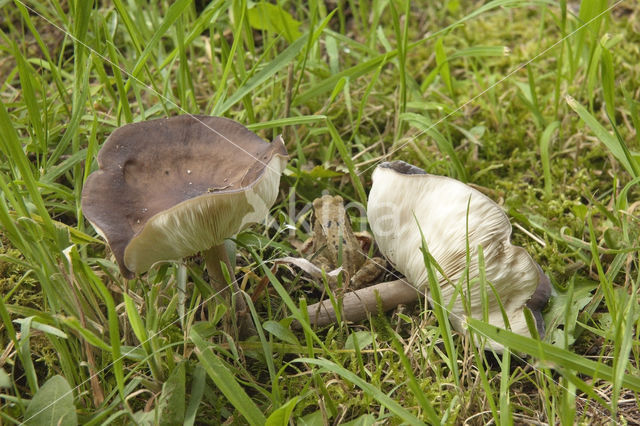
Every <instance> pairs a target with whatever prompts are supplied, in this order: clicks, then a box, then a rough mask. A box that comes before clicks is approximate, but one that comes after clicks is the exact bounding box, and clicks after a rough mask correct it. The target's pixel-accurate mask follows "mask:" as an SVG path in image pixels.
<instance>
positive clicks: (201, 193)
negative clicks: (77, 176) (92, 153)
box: [82, 115, 287, 312]
mask: <svg viewBox="0 0 640 426" xmlns="http://www.w3.org/2000/svg"><path fill="white" fill-rule="evenodd" d="M286 162H287V151H286V148H285V146H284V143H283V141H282V138H281V137H278V138H277V140H276V141H275V142H273V143H268V142H266V141H264V140H262V139H261V138H260V137H258V136H257V135H256V134H254V133H253V132H251V131H249V130H248V129H247V128H245V127H244V126H242V125H240V124H238V123H236V122H234V121H232V120H228V119H225V118H219V117H208V116H186V115H185V116H178V117H172V118H165V119H159V120H151V121H145V122H140V123H134V124H129V125H126V126H123V127H121V128H119V129H117V130H116V131H114V132H113V133H112V134H111V136H109V138H108V139H107V141H106V142H105V143H104V145H103V146H102V148H101V150H100V152H99V154H98V166H99V168H100V169H99V170H97V171H96V172H94V173H92V174H91V176H89V178H88V179H87V181H86V183H85V185H84V188H83V192H82V209H83V211H84V214H85V216H86V217H87V219H88V220H89V221H90V222H91V224H92V225H93V226H94V228H95V229H96V231H97V232H98V233H99V234H100V235H101V236H102V237H104V238H105V239H106V240H107V243H108V244H109V246H110V247H111V250H112V251H113V254H114V256H115V258H116V261H117V263H118V266H119V267H120V271H121V272H122V274H123V275H124V276H125V277H127V278H133V277H134V276H135V274H137V273H142V272H145V271H147V270H148V269H149V268H150V267H151V266H152V265H153V264H154V263H156V262H158V261H163V260H178V259H181V258H183V257H185V256H189V255H192V254H194V253H197V252H199V251H203V252H204V256H205V261H206V265H207V269H208V271H209V275H210V277H211V281H212V284H213V285H214V287H215V288H216V290H218V291H222V290H223V289H225V288H226V281H225V280H224V276H223V272H222V269H221V262H223V263H225V264H226V265H228V266H227V269H228V270H229V273H230V274H231V276H232V282H234V286H235V288H236V289H237V284H235V280H234V279H233V270H232V269H231V267H230V263H229V259H228V257H227V254H226V251H225V249H224V244H223V242H224V240H225V239H226V238H229V237H231V236H232V235H234V234H236V233H237V232H238V231H240V230H241V229H243V228H244V227H245V226H247V225H248V224H250V223H252V222H258V221H260V220H262V219H264V218H265V216H266V215H267V213H268V211H269V208H270V207H271V205H272V204H273V203H274V201H275V199H276V196H277V194H278V187H279V182H280V175H281V173H282V171H283V169H284V167H285V165H286ZM243 310H244V301H243V300H242V298H241V297H240V298H238V311H240V312H242V311H243Z"/></svg>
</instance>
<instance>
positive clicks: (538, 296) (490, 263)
mask: <svg viewBox="0 0 640 426" xmlns="http://www.w3.org/2000/svg"><path fill="white" fill-rule="evenodd" d="M372 179H373V185H372V187H371V192H370V194H369V201H368V205H367V217H368V220H369V224H370V226H371V230H372V232H373V234H374V236H375V239H376V242H377V244H378V247H379V248H380V251H381V252H382V253H383V254H384V255H385V257H386V258H387V259H388V260H389V262H391V264H393V265H394V266H395V268H396V269H397V270H398V271H400V272H401V273H402V274H404V275H405V276H406V278H407V281H409V282H410V283H411V284H412V285H413V286H414V287H416V288H417V289H419V290H421V291H423V292H425V293H427V296H429V295H428V272H427V269H426V268H425V264H424V258H423V255H422V253H421V251H420V248H421V246H422V235H424V240H425V242H426V246H427V249H428V251H429V253H430V254H431V256H432V257H433V259H434V260H435V261H436V263H437V264H438V265H439V266H440V268H441V270H442V272H443V274H440V273H437V279H438V282H439V285H440V289H441V292H442V298H443V306H444V307H445V308H446V307H448V306H450V302H451V301H452V299H455V300H454V301H453V304H452V305H451V307H450V310H449V319H450V321H451V323H452V325H453V326H454V328H455V329H456V330H458V331H459V332H462V333H464V332H466V324H465V318H466V316H467V311H466V310H465V308H464V306H463V303H462V301H461V296H460V294H458V293H457V291H456V284H457V283H459V282H462V283H463V284H462V285H461V286H460V288H461V289H462V292H463V293H464V296H463V297H465V298H467V299H468V301H469V314H470V315H471V316H472V317H474V318H482V317H483V302H482V296H481V294H482V292H481V287H480V285H479V279H478V278H479V275H480V271H479V266H478V247H482V252H483V254H484V264H485V271H484V272H485V276H486V281H487V283H488V284H490V285H491V286H493V288H494V289H495V293H496V294H497V295H499V298H500V301H498V300H497V299H496V297H495V295H494V291H492V289H491V287H490V286H489V285H487V288H486V291H487V299H488V314H489V315H488V322H489V323H491V324H493V325H496V326H499V327H503V328H504V327H505V324H504V321H503V316H502V310H501V307H500V304H501V305H502V308H503V309H504V311H505V313H506V315H507V317H508V321H509V326H510V328H511V330H512V331H514V332H516V333H518V334H521V335H526V336H529V329H528V327H527V324H526V321H525V317H524V308H525V306H528V307H529V309H531V310H532V312H533V315H534V317H535V319H536V326H537V328H538V333H539V334H540V335H541V336H543V335H544V322H543V320H542V315H541V312H540V311H541V309H542V308H543V307H544V306H545V304H546V303H547V301H548V299H549V296H550V293H551V284H550V282H549V279H548V278H547V277H546V276H545V274H544V273H543V272H542V269H541V268H540V267H539V266H538V265H537V264H536V262H534V260H533V259H532V258H531V256H530V255H529V254H528V253H527V252H526V251H525V250H524V249H523V248H522V247H517V246H514V245H512V244H511V242H510V236H511V224H510V223H509V219H508V217H507V215H506V214H505V213H504V211H503V210H502V209H501V208H500V207H499V206H498V205H497V204H496V203H495V202H493V201H492V200H491V199H489V198H488V197H487V196H485V195H484V194H482V193H481V192H479V191H477V190H475V189H473V188H471V187H470V186H468V185H465V184H464V183H462V182H459V181H457V180H455V179H451V178H447V177H444V176H434V175H429V174H426V173H425V172H424V171H423V170H422V169H419V168H418V167H415V166H412V165H410V164H407V163H405V162H403V161H394V162H388V163H382V164H380V165H379V166H378V167H377V168H376V170H375V171H374V173H373V177H372ZM421 231H422V235H421ZM467 247H468V250H469V257H468V259H469V265H468V272H467V270H466V268H467ZM467 276H468V278H469V282H468V283H467V282H466V277H467ZM467 289H469V290H468V291H467ZM429 300H430V301H431V299H429ZM499 302H500V303H499ZM487 345H488V346H490V347H492V348H493V349H496V350H501V349H502V347H501V346H500V345H499V344H498V343H496V342H493V341H490V342H487Z"/></svg>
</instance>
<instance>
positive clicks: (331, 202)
mask: <svg viewBox="0 0 640 426" xmlns="http://www.w3.org/2000/svg"><path fill="white" fill-rule="evenodd" d="M313 208H314V222H313V238H312V240H311V250H312V252H313V253H314V256H313V257H312V258H311V261H312V262H313V264H315V265H316V266H318V267H319V268H321V269H324V270H325V271H327V272H328V271H333V270H335V269H336V268H339V267H342V271H343V272H344V273H345V274H346V279H345V281H344V282H348V283H349V287H350V288H351V289H354V290H357V289H359V288H362V287H365V286H367V285H368V284H372V283H373V282H374V281H375V280H376V279H377V278H378V277H379V276H380V275H381V274H382V272H383V271H384V268H385V266H386V261H385V260H384V259H382V258H381V257H374V258H369V257H368V256H367V254H366V253H365V252H364V251H363V248H362V245H361V242H360V240H359V239H358V237H357V236H356V234H355V233H354V232H353V229H352V228H351V222H350V221H349V217H348V216H347V213H346V211H345V208H344V200H343V199H342V197H341V196H339V195H336V196H331V195H324V196H322V197H320V198H317V199H315V200H314V202H313ZM359 236H360V237H361V238H362V239H363V240H365V241H366V240H367V239H368V240H369V242H370V241H371V237H370V236H368V237H367V236H366V235H362V234H360V235H359Z"/></svg>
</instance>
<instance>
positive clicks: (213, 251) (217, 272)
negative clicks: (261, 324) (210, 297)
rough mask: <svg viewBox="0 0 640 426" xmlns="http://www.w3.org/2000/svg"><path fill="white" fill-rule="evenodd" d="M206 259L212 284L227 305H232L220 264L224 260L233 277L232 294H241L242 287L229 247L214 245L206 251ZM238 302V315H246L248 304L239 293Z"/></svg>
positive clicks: (236, 299) (236, 300)
mask: <svg viewBox="0 0 640 426" xmlns="http://www.w3.org/2000/svg"><path fill="white" fill-rule="evenodd" d="M204 261H205V264H206V265H207V271H209V278H210V280H211V286H212V287H213V288H214V289H215V291H216V293H220V294H221V295H222V297H223V299H224V301H225V303H226V304H227V306H229V307H230V306H231V300H233V299H232V297H231V296H229V294H228V293H225V290H227V289H228V286H227V281H226V280H225V278H224V274H223V273H222V267H221V265H220V263H221V262H223V263H224V264H225V265H226V267H227V270H228V271H229V276H230V278H231V285H232V286H233V290H232V292H233V293H232V294H239V292H240V287H238V283H237V282H236V277H235V274H234V271H233V266H231V262H230V261H229V256H228V255H227V249H226V248H225V246H224V243H223V244H219V245H217V246H213V247H211V248H210V249H208V250H205V251H204ZM235 302H236V312H237V313H238V317H240V316H241V315H242V316H243V317H244V316H246V314H247V305H246V303H245V301H244V298H243V297H242V296H241V295H239V296H238V297H236V298H235Z"/></svg>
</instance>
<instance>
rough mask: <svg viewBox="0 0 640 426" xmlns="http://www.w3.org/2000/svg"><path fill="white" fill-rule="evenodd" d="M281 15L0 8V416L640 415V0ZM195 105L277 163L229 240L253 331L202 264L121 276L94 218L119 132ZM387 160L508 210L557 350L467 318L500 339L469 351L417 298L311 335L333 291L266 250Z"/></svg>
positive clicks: (482, 420)
mask: <svg viewBox="0 0 640 426" xmlns="http://www.w3.org/2000/svg"><path fill="white" fill-rule="evenodd" d="M107 3H109V5H106V4H107ZM272 3H273V4H272V5H271V6H269V5H266V4H263V3H259V2H256V3H252V2H246V1H212V2H204V1H188V0H182V1H176V2H168V1H160V2H154V6H152V7H151V6H149V5H147V3H146V2H138V1H127V2H124V1H122V0H118V1H114V2H112V5H111V4H110V2H104V4H103V3H101V4H100V5H94V4H93V2H90V1H65V2H60V1H57V0H52V1H46V2H24V3H23V2H21V1H20V0H16V1H14V2H11V1H0V52H1V54H0V77H1V79H0V87H1V89H0V159H1V161H0V233H1V234H0V294H1V295H2V298H0V318H1V323H0V348H6V349H5V350H4V351H3V352H1V353H0V369H1V370H0V422H2V424H14V423H20V422H25V421H30V422H32V423H33V424H40V422H45V421H47V420H48V419H50V418H52V417H54V418H58V417H59V416H65V417H64V419H65V420H68V419H73V418H74V416H75V417H77V421H78V423H80V424H105V423H106V424H109V423H115V424H135V423H136V422H137V423H140V424H153V423H158V422H159V423H166V424H175V423H185V424H196V423H207V422H212V421H214V419H221V420H223V421H227V422H228V423H229V424H247V423H249V424H264V423H265V422H266V423H267V424H272V425H280V424H287V422H288V421H289V419H292V421H293V423H294V424H345V423H347V422H353V423H352V424H373V423H374V422H381V423H384V424H400V423H410V424H419V423H421V422H426V423H429V422H430V423H435V422H437V421H438V420H439V419H440V420H441V421H442V422H443V423H447V424H462V423H465V422H467V423H469V424H487V423H488V422H491V421H493V422H496V423H498V422H499V423H500V424H511V423H532V422H542V423H562V424H574V423H589V424H592V423H596V424H597V423H615V422H624V421H627V422H628V423H633V422H638V421H639V420H638V419H639V418H640V414H639V413H640V384H639V383H638V379H637V378H638V377H639V376H640V338H639V329H640V306H639V304H638V302H639V301H640V297H639V294H638V292H639V290H638V287H639V285H640V273H639V268H638V266H639V257H638V254H639V251H640V244H639V243H638V241H640V239H639V237H640V222H639V219H638V218H639V216H638V199H639V196H640V187H639V186H638V183H639V182H640V180H639V179H638V176H639V173H640V153H639V152H640V145H639V144H640V132H639V131H638V130H639V129H640V111H639V110H640V102H639V101H638V99H640V87H639V86H638V83H637V82H638V81H640V66H639V65H638V64H640V50H639V49H638V46H639V45H640V36H638V34H639V33H640V27H639V26H638V22H640V7H638V5H637V3H635V2H630V1H621V2H614V1H611V0H610V1H606V0H590V1H588V0H583V1H581V2H567V1H559V2H551V1H519V0H494V1H490V2H486V3H485V4H481V2H471V1H459V0H442V1H435V2H433V1H423V2H410V3H409V2H406V1H391V2H386V1H381V0H372V1H370V2H356V1H351V0H349V1H339V2H318V1H309V2H302V1H299V0H295V1H283V2H278V4H279V6H276V5H275V2H272ZM250 6H251V7H250ZM184 113H202V114H211V115H222V116H225V117H229V118H232V119H234V120H237V121H239V122H241V123H243V124H245V125H247V126H248V127H249V128H251V129H253V130H254V131H256V132H258V133H259V134H260V135H261V136H263V137H264V138H265V139H268V140H271V139H272V138H273V137H274V136H276V135H278V134H280V133H284V135H285V139H286V142H287V148H288V150H289V153H290V156H291V159H290V161H289V166H288V169H287V171H286V172H285V175H284V177H283V179H282V182H281V191H280V197H279V198H278V201H277V202H276V205H275V206H274V207H273V209H272V217H273V218H274V219H275V222H274V223H273V224H272V225H273V226H268V227H266V226H263V225H259V226H253V227H252V228H250V229H249V230H247V231H244V232H242V233H241V234H239V235H238V236H237V237H236V238H235V242H236V247H237V258H236V273H237V276H238V277H239V278H240V280H241V284H242V286H243V287H244V288H245V290H246V291H247V293H248V294H249V295H252V296H255V300H254V301H253V303H250V308H251V313H252V316H253V318H254V320H255V321H256V323H257V331H258V336H257V337H255V338H252V339H251V340H249V341H234V340H233V339H232V338H230V336H228V335H225V334H224V333H223V332H222V331H221V330H222V328H221V327H219V324H220V319H221V316H222V314H223V312H222V311H221V307H219V306H216V304H215V302H214V301H213V300H212V298H211V296H212V290H211V288H210V287H209V285H208V283H207V282H206V281H205V280H204V279H203V268H204V262H203V261H202V259H199V258H197V257H196V258H194V259H191V261H189V262H185V263H184V264H165V265H163V266H160V267H157V268H154V269H153V270H152V271H150V272H149V273H147V274H144V275H142V276H140V277H139V278H137V279H135V280H130V281H127V280H125V279H124V278H123V277H122V276H121V275H120V274H119V272H118V269H117V267H116V265H115V263H114V261H113V259H112V257H111V255H110V253H109V251H108V249H107V248H106V246H105V243H104V241H103V240H102V239H100V238H99V237H97V236H96V234H95V231H94V230H93V228H92V227H91V226H90V225H89V224H88V223H87V222H86V221H85V219H84V217H83V215H82V209H81V205H80V199H81V193H82V186H83V183H84V181H85V179H86V178H87V176H88V175H89V174H90V173H91V172H92V171H94V170H95V169H96V168H97V164H96V161H95V157H96V154H97V152H98V150H99V148H100V146H101V144H102V143H103V142H104V140H105V139H106V137H107V136H108V135H109V134H110V133H111V132H112V131H113V130H114V129H115V128H117V127H118V126H121V125H124V124H126V123H131V122H135V121H141V120H146V119H151V118H158V117H164V116H168V115H177V114H184ZM386 159H403V160H405V161H409V162H411V163H413V164H415V165H417V166H419V167H422V168H424V169H425V170H427V171H428V172H430V173H435V174H443V175H447V176H451V177H455V178H458V179H460V180H463V181H466V182H469V183H471V184H473V185H475V186H476V187H477V188H479V189H480V190H482V191H483V192H485V193H486V194H488V195H489V196H490V197H491V198H493V199H494V200H496V201H497V202H499V203H500V204H502V205H503V207H504V208H505V210H506V211H507V212H508V214H509V215H510V217H511V220H512V223H514V225H516V228H514V236H513V240H514V242H515V243H516V244H519V245H522V246H524V247H525V248H526V249H527V250H528V251H529V252H530V253H531V254H532V255H533V256H534V258H535V259H536V260H537V261H538V262H539V263H540V264H541V265H542V266H543V269H544V270H545V272H547V274H548V275H549V276H550V277H551V280H552V282H553V284H554V287H555V290H556V295H555V296H554V298H553V300H552V302H551V304H550V306H549V307H548V309H547V311H546V312H545V319H546V322H547V326H548V330H547V336H546V337H545V339H544V342H538V341H536V340H532V339H527V338H523V337H518V336H513V335H511V334H509V333H507V332H504V331H501V332H498V331H496V330H495V329H493V328H492V327H490V326H488V325H487V324H485V323H483V322H482V321H480V320H477V321H472V322H470V324H469V326H470V329H471V335H472V337H473V338H474V339H482V338H486V337H491V338H493V339H495V340H497V341H499V342H500V343H502V344H503V345H504V346H506V347H508V348H510V349H509V351H506V352H505V354H504V355H501V356H500V355H499V356H493V355H492V354H486V353H481V352H478V351H477V350H476V349H475V346H474V345H473V344H471V341H470V340H469V339H467V338H464V337H463V336H461V335H459V334H457V333H455V332H453V331H452V330H451V327H449V326H448V324H443V323H442V321H441V322H438V321H437V320H436V318H442V317H444V316H446V315H445V314H446V313H445V312H444V310H443V309H440V308H441V307H436V309H435V310H434V311H432V310H429V309H427V308H425V307H424V306H422V305H421V304H418V305H416V306H414V307H404V308H401V309H398V310H396V311H395V312H394V313H392V314H390V315H377V316H373V317H371V318H370V319H369V320H368V321H364V322H363V323H361V324H353V325H346V324H337V325H335V326H333V327H329V328H327V329H322V330H314V329H313V328H312V327H310V326H309V325H308V321H307V319H306V317H305V315H306V314H305V313H306V305H307V304H310V303H314V302H315V301H317V298H318V297H319V296H320V293H319V292H317V291H314V290H313V289H314V285H313V284H312V283H310V282H309V281H308V280H307V279H306V278H305V277H304V276H303V275H301V274H295V271H294V273H292V272H291V271H290V270H287V269H286V268H284V267H280V268H275V269H272V263H271V262H270V261H271V260H273V259H276V258H279V257H284V256H299V255H300V254H299V253H298V252H297V250H296V245H295V244H294V243H295V242H296V241H304V240H305V239H306V238H308V237H309V236H310V229H309V228H308V227H306V226H305V225H306V224H307V223H308V220H309V211H308V207H307V209H305V206H308V205H309V203H310V202H312V201H313V200H314V199H315V198H316V197H318V196H320V195H321V194H322V193H323V192H324V191H326V192H328V193H331V194H339V195H341V196H343V197H344V198H345V201H346V202H353V203H354V204H355V203H362V204H365V205H366V197H367V193H368V188H369V186H370V183H371V181H370V175H371V172H372V170H373V168H374V167H375V165H376V164H378V163H379V162H380V161H382V160H386ZM353 220H354V227H359V226H360V225H362V224H363V222H362V220H359V218H357V217H354V218H353ZM285 225H289V228H285ZM291 225H292V226H291ZM364 225H366V224H364ZM425 256H426V254H425ZM427 260H428V259H427ZM388 277H389V278H391V276H390V275H388ZM265 286H266V289H265V290H264V291H260V290H259V289H260V288H264V287H265ZM336 298H339V295H337V296H336ZM293 319H295V320H297V321H298V322H299V323H300V324H302V327H301V328H300V329H298V328H293V327H292V326H291V322H292V320H293ZM61 377H62V378H63V379H61ZM69 389H71V391H72V393H71V394H69V393H68V391H69ZM69 395H71V396H72V398H69ZM46 401H49V403H46ZM67 416H69V417H67ZM69 421H71V420H69Z"/></svg>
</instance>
